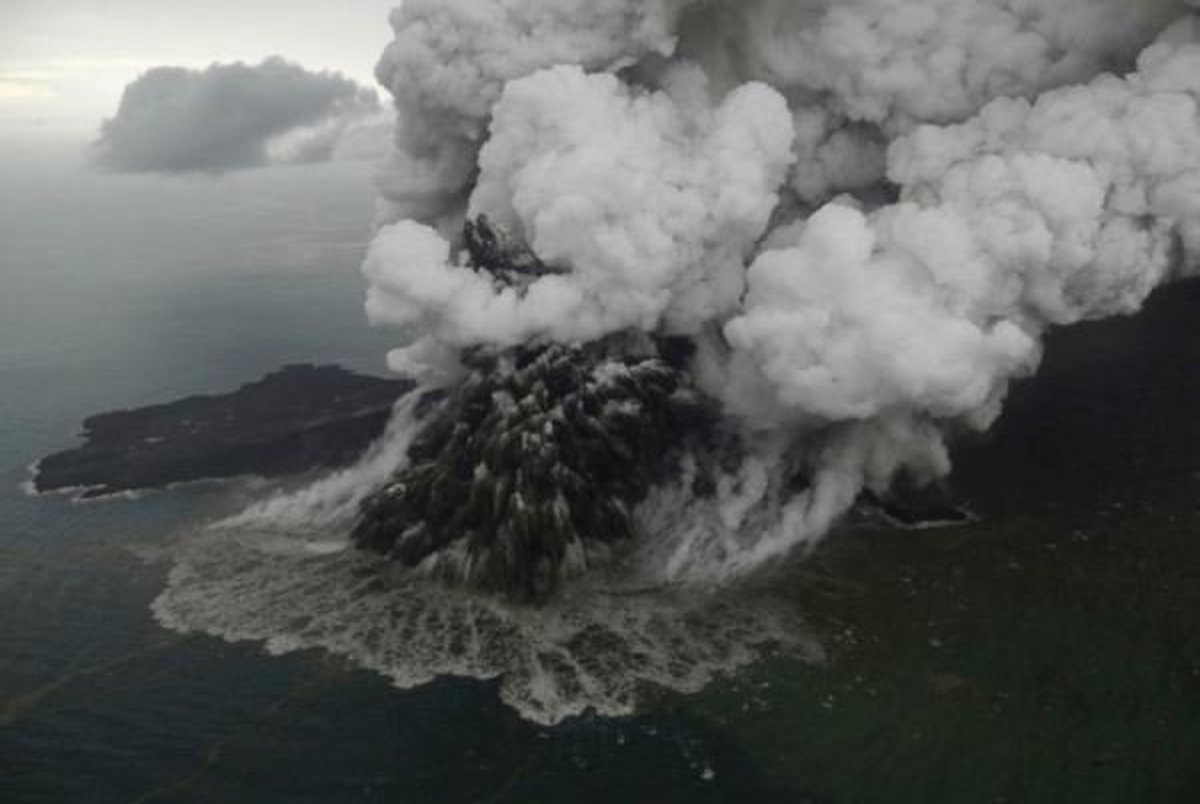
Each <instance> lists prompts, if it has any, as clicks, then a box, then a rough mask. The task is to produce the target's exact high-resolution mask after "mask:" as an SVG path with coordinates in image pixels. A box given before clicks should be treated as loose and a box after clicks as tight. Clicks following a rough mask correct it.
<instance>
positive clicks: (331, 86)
mask: <svg viewBox="0 0 1200 804" xmlns="http://www.w3.org/2000/svg"><path fill="white" fill-rule="evenodd" d="M379 113H380V106H379V99H378V97H377V96H376V94H375V92H374V90H371V89H368V88H366V87H363V86H360V85H359V84H357V83H355V82H354V81H352V80H350V79H349V78H346V77H344V76H342V75H340V74H337V73H330V72H319V73H318V72H310V71H308V70H305V69H304V68H303V67H301V66H299V65H297V64H293V63H290V62H288V61H285V60H284V59H282V58H279V57H271V58H268V59H266V60H265V61H263V62H262V63H261V64H257V65H248V64H244V63H241V62H238V63H234V64H213V65H212V66H210V67H208V68H206V69H203V70H191V69H187V68H183V67H157V68H155V69H153V70H150V71H149V72H146V73H144V74H143V75H142V76H141V77H139V78H138V79H137V80H136V81H134V82H132V83H131V84H129V85H128V86H127V87H126V88H125V92H124V94H123V95H122V97H121V103H120V106H119V107H118V109H117V114H116V116H114V117H112V118H110V119H108V120H106V121H105V122H104V123H103V124H102V125H101V127H100V133H99V136H98V138H97V139H96V141H95V142H94V143H93V144H92V150H91V157H92V159H93V162H94V163H95V164H96V165H97V166H100V167H103V168H107V169H110V170H114V171H118V172H128V173H193V172H206V173H221V172H227V171H232V170H239V169H243V168H251V167H258V166H261V165H266V164H276V163H282V162H315V161H324V160H328V159H331V158H342V157H346V158H371V157H372V156H374V155H376V153H382V152H383V150H384V149H385V148H386V144H387V140H388V137H387V136H386V127H385V126H383V125H382V124H381V123H380V122H379V121H378V115H379ZM345 141H352V142H353V143H354V144H355V147H352V148H347V147H346V145H345Z"/></svg>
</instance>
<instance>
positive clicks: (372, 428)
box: [33, 364, 413, 497]
mask: <svg viewBox="0 0 1200 804" xmlns="http://www.w3.org/2000/svg"><path fill="white" fill-rule="evenodd" d="M412 387H413V384H412V383H411V382H407V381H401V380H386V379H380V378H378V377H367V376H364V375H360V374H355V373H352V372H350V371H347V370H345V369H343V368H340V367H337V366H313V365H307V364H298V365H291V366H285V367H284V368H282V369H280V370H278V371H276V372H273V373H271V374H269V375H267V376H266V377H264V378H263V379H261V380H258V381H256V382H252V383H248V384H246V385H243V386H242V387H240V388H238V389H237V390H236V391H232V392H230V393H227V394H220V395H212V396H209V395H204V396H191V397H188V398H186V399H181V400H178V401H175V402H170V403H167V404H162V405H151V406H149V407H144V408H138V409H135V410H124V411H117V412H114V413H104V414H100V415H97V416H92V417H91V418H89V419H87V420H86V421H85V422H84V423H83V432H82V438H83V440H84V443H83V444H82V445H81V446H79V447H76V448H74V449H70V450H66V451H64V452H59V453H56V454H54V455H50V456H49V457H47V458H44V459H43V460H42V461H41V462H39V464H38V465H37V472H36V475H35V477H34V479H33V484H34V488H35V489H36V490H37V491H39V492H50V491H57V490H64V489H74V488H82V489H84V492H83V496H84V497H100V496H104V495H109V494H114V493H118V492H122V491H131V490H138V489H154V488H162V487H164V486H167V485H170V484H172V483H181V482H187V481H193V480H207V479H216V478H227V477H234V476H237V475H259V476H264V477H275V476H280V475H286V474H294V473H298V472H304V471H307V470H310V469H317V468H332V467H337V466H342V465H344V464H347V463H350V462H352V461H353V460H354V459H355V458H357V457H358V456H359V455H360V454H361V453H362V451H363V450H364V449H366V448H367V446H369V445H370V443H371V442H372V441H374V440H375V439H376V438H378V437H379V435H380V434H381V433H382V432H383V430H384V427H385V426H386V424H387V421H388V417H389V414H390V412H391V409H392V405H393V404H394V403H395V401H396V400H397V399H398V398H399V397H400V396H402V395H403V394H405V393H407V392H408V391H410V390H411V389H412Z"/></svg>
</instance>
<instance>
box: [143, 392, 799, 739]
mask: <svg viewBox="0 0 1200 804" xmlns="http://www.w3.org/2000/svg"><path fill="white" fill-rule="evenodd" d="M417 399H418V395H417V394H413V395H410V396H409V397H408V398H407V399H406V400H403V401H402V402H401V403H400V404H399V405H398V406H397V409H396V412H395V414H394V416H393V419H392V422H391V423H390V424H389V427H388V430H387V433H386V435H385V437H384V438H383V439H382V440H381V441H380V442H379V444H377V445H376V446H374V447H372V449H371V450H370V451H368V453H367V454H366V455H365V456H364V457H363V459H362V460H361V461H360V462H359V463H358V464H357V465H355V466H353V467H351V468H349V469H346V470H343V471H340V472H337V473H334V474H332V475H330V476H329V477H327V478H324V479H322V480H318V481H317V482H316V483H314V484H312V485H310V486H308V487H307V488H304V489H301V490H300V491H294V492H290V493H283V494H277V495H276V496H274V497H271V498H269V499H267V500H266V501H263V502H259V503H256V504H254V505H252V506H251V507H250V508H248V509H247V510H246V511H245V512H243V513H241V514H239V515H237V516H234V517H231V518H228V519H225V520H223V521H221V522H218V523H217V524H215V525H214V526H212V527H209V528H207V529H204V530H201V531H199V532H197V533H195V534H192V535H191V536H189V537H186V538H184V539H182V540H181V541H180V543H179V544H178V545H177V546H176V548H175V550H174V551H173V554H172V555H171V556H170V557H171V558H172V559H173V560H174V566H173V567H172V569H171V570H170V573H169V576H168V582H167V586H166V588H165V590H164V591H163V592H162V594H161V595H160V596H159V597H158V599H157V600H155V601H154V603H153V606H152V608H153V611H154V615H155V617H156V618H157V619H158V621H159V622H160V623H161V624H162V625H163V626H165V627H167V628H170V629H172V630H176V631H181V632H200V633H206V634H210V635H213V636H217V637H221V638H224V639H227V640H230V641H241V640H253V641H261V642H263V643H265V645H266V648H267V650H268V651H270V652H272V653H286V652H289V651H295V650H303V649H309V648H321V649H324V650H327V651H329V652H331V653H334V654H337V655H339V656H343V657H345V658H347V659H349V660H350V661H352V662H353V663H355V664H357V665H359V666H361V667H364V668H367V669H371V670H374V671H376V672H379V673H381V674H383V675H385V676H387V677H388V678H390V679H391V680H392V681H393V682H394V683H395V684H396V686H398V687H401V688H405V689H409V688H413V687H417V686H420V685H422V684H426V683H428V682H430V681H432V680H434V679H436V678H438V677H440V676H460V677H466V678H475V679H493V678H498V679H500V690H501V696H502V697H503V699H504V700H505V701H506V702H507V703H508V704H509V705H511V706H512V707H513V708H514V709H516V710H517V711H518V712H520V713H521V714H522V715H523V716H524V717H526V718H528V719H530V720H533V721H536V722H539V723H545V724H552V723H557V722H559V721H561V720H563V719H565V718H568V717H571V716H573V715H578V714H580V713H582V712H584V711H586V710H588V709H592V710H594V711H596V712H598V713H602V714H605V715H622V714H628V713H630V712H632V711H634V708H635V707H636V705H637V702H638V698H639V691H641V690H643V689H644V688H645V687H646V686H647V685H651V686H658V687H665V688H668V689H671V690H676V691H681V692H695V691H698V690H699V689H701V688H702V687H704V686H705V685H706V684H708V683H709V682H710V681H712V680H713V679H714V678H717V677H718V676H721V675H723V674H728V673H731V672H733V671H735V670H737V669H738V668H740V667H743V666H745V665H747V664H749V663H751V662H753V661H755V660H756V659H758V658H759V657H761V656H763V655H764V654H766V653H768V652H770V651H775V650H781V651H788V652H790V653H793V654H795V655H798V656H800V657H802V658H805V659H809V660H819V659H820V658H821V656H822V654H821V651H820V648H819V647H818V646H817V644H816V643H815V642H814V641H813V640H812V639H811V638H810V637H809V636H808V635H807V630H806V628H805V626H804V624H803V623H802V622H801V621H800V619H799V618H798V616H797V615H796V614H795V612H794V611H790V610H789V609H788V608H787V607H786V606H784V605H781V604H780V603H779V602H778V601H776V600H773V599H772V598H771V597H770V596H769V595H767V594H765V593H762V592H755V591H752V590H748V589H747V588H745V587H741V588H739V589H737V590H732V589H726V590H718V589H711V588H710V589H701V588H697V587H695V586H691V587H685V586H678V585H666V584H664V583H663V582H662V580H661V575H659V574H658V573H655V572H653V571H651V570H650V568H649V567H648V566H647V565H646V564H645V563H643V559H644V558H645V556H644V555H632V556H630V557H629V558H630V563H631V564H632V566H628V567H625V568H621V567H613V568H612V569H611V571H609V572H606V573H593V574H592V575H590V576H588V577H585V578H582V579H580V580H579V581H578V582H576V583H574V584H572V585H571V586H570V588H568V589H566V590H564V592H563V594H562V595H560V596H559V597H558V598H556V599H555V600H554V601H553V602H551V603H550V604H549V605H547V606H545V607H542V608H530V607H522V606H513V605H510V604H507V603H505V602H503V601H500V600H498V599H495V598H491V597H486V596H482V595H479V594H476V593H473V592H470V591H467V590H462V589H455V588H448V587H446V586H444V585H442V584H439V583H438V582H436V581H433V580H430V579H429V578H427V577H425V576H424V575H423V574H421V573H418V572H410V571H406V570H402V569H400V568H398V567H396V566H393V565H388V564H387V563H386V562H384V561H383V560H382V559H380V558H379V557H377V556H375V555H372V554H366V553H363V552H360V551H357V550H350V549H346V548H347V547H349V542H348V539H347V538H346V535H345V534H346V531H347V530H348V528H349V525H350V523H351V522H352V521H353V515H354V512H355V511H356V510H357V506H358V504H359V502H360V501H361V499H362V497H363V495H364V494H365V493H368V492H369V491H370V490H372V489H374V488H376V487H377V486H378V485H379V484H380V483H381V482H382V481H383V480H385V479H386V477H387V476H389V475H390V474H391V473H392V472H394V471H395V470H396V469H397V468H398V467H399V466H401V465H402V463H403V461H404V460H405V459H406V451H407V449H408V446H409V444H410V443H411V441H412V437H413V434H414V433H415V431H416V429H417V428H416V421H415V406H416V400H417Z"/></svg>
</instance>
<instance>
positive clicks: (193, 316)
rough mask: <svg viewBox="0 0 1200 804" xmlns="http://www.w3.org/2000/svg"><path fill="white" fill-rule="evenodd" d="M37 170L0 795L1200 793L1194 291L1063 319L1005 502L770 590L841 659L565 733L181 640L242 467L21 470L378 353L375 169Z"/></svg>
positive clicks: (17, 351)
mask: <svg viewBox="0 0 1200 804" xmlns="http://www.w3.org/2000/svg"><path fill="white" fill-rule="evenodd" d="M38 158H41V157H40V156H39V155H38V154H31V155H30V156H29V160H25V165H26V166H25V168H22V169H20V170H18V169H16V168H8V169H6V170H8V173H6V174H5V175H3V176H0V388H2V389H3V393H0V422H3V424H2V425H0V612H2V613H0V802H5V803H6V804H7V802H21V803H24V802H135V801H157V802H199V801H204V802H208V801H211V802H256V803H257V802H306V801H312V802H355V801H389V802H458V801H509V802H555V801H566V802H585V801H596V802H611V801H631V802H633V801H638V802H640V801H647V802H657V801H687V802H692V801H701V802H702V801H736V802H752V801H779V802H799V801H816V802H826V801H828V802H860V801H861V802H875V801H880V802H922V803H926V802H976V801H978V802H998V801H1009V802H1024V801H1046V802H1058V801H1067V802H1075V801H1080V802H1083V801H1086V802H1107V801H1111V802H1132V801H1171V802H1173V801H1181V802H1183V801H1192V800H1195V798H1196V795H1197V793H1196V787H1197V785H1198V784H1200V512H1198V510H1197V499H1198V498H1197V491H1198V490H1200V474H1198V472H1200V416H1197V415H1196V414H1197V411H1198V410H1200V373H1198V372H1197V370H1196V369H1197V365H1198V363H1197V360H1200V327H1198V326H1197V322H1198V321H1200V292H1197V290H1196V288H1195V286H1192V287H1184V288H1181V289H1179V290H1177V291H1175V292H1174V293H1172V294H1170V296H1168V297H1167V298H1165V299H1161V300H1159V301H1158V302H1157V303H1156V304H1155V305H1154V306H1153V309H1152V310H1151V314H1150V315H1148V316H1145V317H1143V318H1140V319H1136V320H1131V321H1124V322H1118V323H1116V324H1112V325H1103V326H1099V327H1091V328H1088V329H1085V330H1082V331H1078V332H1074V333H1071V334H1069V335H1067V336H1065V337H1062V338H1058V339H1056V342H1055V343H1054V344H1053V345H1052V349H1051V352H1050V355H1049V362H1048V366H1047V373H1046V374H1045V376H1044V377H1043V379H1042V380H1040V381H1039V382H1038V383H1036V384H1034V385H1031V386H1030V387H1028V388H1026V389H1023V390H1021V391H1020V392H1018V394H1017V396H1016V398H1015V399H1014V404H1013V406H1012V408H1011V415H1009V416H1007V417H1006V419H1005V420H1004V421H1003V422H1002V424H1001V426H1000V428H999V429H998V431H997V432H996V434H995V435H994V436H992V437H991V438H989V439H988V440H986V441H984V442H982V443H978V444H975V445H972V446H971V447H970V448H969V449H968V450H967V452H966V453H965V455H964V456H963V460H962V474H961V478H960V480H959V487H960V490H961V491H962V492H963V493H964V494H965V495H966V496H968V497H969V498H970V499H971V500H972V501H973V502H974V504H975V505H976V507H977V508H978V509H979V510H980V512H981V513H983V514H984V515H985V517H984V520H983V522H982V523H980V524H978V525H974V526H971V527H966V528H960V529H954V530H938V531H927V532H920V533H907V532H884V531H870V532H861V533H844V534H839V535H838V536H837V537H836V538H833V539H831V540H830V541H829V542H828V543H827V545H826V546H825V547H824V548H823V549H822V550H820V551H819V552H818V554H817V556H815V557H814V559H813V560H812V561H810V562H807V563H804V564H801V565H794V566H790V567H786V568H782V569H781V570H779V571H778V572H777V573H776V574H775V575H774V576H773V577H772V578H770V579H768V586H769V587H770V588H771V589H772V590H773V594H774V595H775V596H776V597H778V598H779V599H781V600H784V601H786V603H787V605H789V606H791V607H792V608H793V609H794V610H795V612H797V613H798V614H799V615H800V616H802V617H803V618H804V619H805V620H806V621H807V623H808V624H809V626H810V627H811V629H812V630H813V631H815V633H816V635H817V637H818V640H819V641H820V642H821V643H822V644H823V645H824V647H825V650H826V652H827V654H828V661H827V662H826V663H824V664H818V665H813V664H806V663H803V662H799V661H796V660H790V659H785V658H777V659H774V660H769V661H767V662H765V663H761V664H759V665H757V666H755V667H753V668H751V669H749V670H746V671H744V672H742V673H739V674H738V675H737V676H735V677H734V678H732V679H728V680H725V681H721V682H718V683H716V684H713V685H711V686H710V687H708V688H707V689H706V690H705V691H704V692H702V693H700V694H697V695H692V696H683V695H676V694H672V693H668V692H659V693H655V692H654V691H648V694H646V695H645V696H644V698H643V706H642V708H641V710H640V713H639V714H638V715H636V716H633V717H628V718H616V719H609V718H602V717H598V716H594V715H585V716H583V717H579V718H574V719H571V720H568V721H566V722H565V723H563V724H561V725H559V726H554V727H542V726H537V725H535V724H532V723H530V722H528V721H525V720H522V719H521V718H520V717H519V716H518V715H517V714H516V713H515V712H514V711H513V710H512V709H510V708H509V707H507V706H505V705H503V704H502V703H501V701H500V698H499V695H498V689H497V688H498V682H478V681H466V680H453V679H443V680H439V681H436V682H434V683H432V684H429V685H426V686H423V687H420V688H417V689H415V690H409V691H403V690H398V689H395V688H394V687H392V686H391V685H390V683H389V682H388V681H387V680H385V679H384V678H382V677H381V676H377V675H375V674H373V673H370V672H367V671H363V670H357V669H355V668H353V667H351V666H349V665H348V664H347V663H346V662H345V661H343V660H341V659H338V658H335V657H332V656H330V655H327V654H325V653H322V652H318V651H306V652H300V653H294V654H289V655H286V656H269V655H267V654H266V653H264V652H263V651H262V650H261V648H260V646H258V645H256V644H252V643H242V644H228V643H225V642H223V641H221V640H218V639H214V638H210V637H205V636H199V635H180V634H176V633H173V632H170V631H167V630H164V629H162V628H161V627H160V626H159V625H158V624H157V623H156V622H155V620H154V619H153V618H152V616H151V614H150V610H149V605H150V603H151V602H152V601H153V600H154V599H155V598H156V597H157V596H158V595H159V593H160V592H161V591H162V589H163V586H164V583H165V576H166V573H167V571H168V570H169V568H170V562H169V561H167V560H160V559H161V557H160V556H159V555H158V554H157V552H156V551H157V550H158V549H159V548H160V547H162V548H166V547H167V546H168V545H169V544H170V542H171V540H172V538H173V534H176V533H177V532H179V531H180V530H181V529H186V528H188V527H189V526H191V525H194V524H195V523H196V522H199V521H204V520H207V519H210V518H212V517H215V516H218V515H220V514H223V513H228V512H230V511H233V510H236V509H237V508H239V507H240V506H241V505H243V504H244V502H245V497H244V495H245V491H244V490H243V489H238V488H225V487H219V486H207V487H206V486H195V487H188V488H183V489H178V490H175V491H172V492H169V493H165V494H156V495H150V496H147V497H144V498H142V499H138V500H116V501H111V502H105V503H98V504H90V505H76V504H72V503H70V502H69V501H68V500H66V499H64V498H60V497H55V498H43V499H33V498H29V497H26V496H24V495H23V494H22V493H21V492H20V491H19V490H18V488H17V487H18V484H19V483H20V482H21V481H22V479H23V478H24V471H25V470H24V467H25V466H26V465H27V464H28V463H29V462H31V461H32V460H34V459H36V458H37V457H38V456H40V455H42V454H45V453H47V452H50V451H52V450H55V449H58V448H61V447H62V446H64V445H65V444H67V443H69V439H70V434H71V432H72V430H73V429H74V428H75V427H77V425H78V422H79V421H80V420H81V419H82V418H83V417H84V416H86V415H88V414H90V413H94V412H97V411H101V410H109V409H113V408H118V407H122V406H129V405H139V404H145V403H149V402H153V401H159V400H164V399H170V398H173V397H177V396H180V395H183V394H186V393H192V392H197V391H210V390H214V389H222V388H228V387H231V386H233V385H235V384H237V383H239V382H242V381H245V380H247V379H252V378H254V377H256V376H258V375H261V374H262V373H264V372H265V371H267V370H270V369H272V368H275V367H276V366H278V365H280V364H282V363H285V362H290V361H296V360H318V361H333V362H342V363H345V364H347V365H351V366H354V367H357V368H361V369H366V370H379V367H380V364H381V362H382V354H383V352H384V350H385V349H386V347H387V345H388V343H389V338H388V337H387V336H386V334H379V333H372V332H370V331H369V330H368V329H367V328H366V326H365V324H364V321H363V316H362V313H361V300H362V292H363V288H362V283H361V282H360V280H359V277H358V274H357V262H358V259H359V256H360V253H359V248H360V244H361V242H362V240H363V238H364V237H365V235H366V221H368V220H369V216H370V192H369V187H368V184H367V173H366V171H365V170H363V171H360V172H357V173H355V172H349V173H346V172H340V171H332V170H325V169H317V170H316V171H315V172H313V171H312V170H311V169H306V170H305V171H281V172H277V173H276V172H269V173H265V174H248V175H247V176H243V177H240V178H237V179H230V180H221V181H217V182H207V181H204V182H197V183H192V182H188V183H184V184H175V183H169V182H157V181H142V180H120V179H112V178H87V177H83V176H79V175H76V174H73V173H70V172H68V171H66V170H65V169H62V168H54V169H55V170H56V171H58V172H56V173H48V172H47V171H48V168H47V167H46V166H47V165H52V164H57V163H49V162H47V163H45V164H41V163H37V164H29V163H30V162H33V163H36V160H37V159H38ZM18 161H20V160H18ZM48 175H50V176H51V178H52V180H47V176H48Z"/></svg>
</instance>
